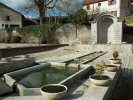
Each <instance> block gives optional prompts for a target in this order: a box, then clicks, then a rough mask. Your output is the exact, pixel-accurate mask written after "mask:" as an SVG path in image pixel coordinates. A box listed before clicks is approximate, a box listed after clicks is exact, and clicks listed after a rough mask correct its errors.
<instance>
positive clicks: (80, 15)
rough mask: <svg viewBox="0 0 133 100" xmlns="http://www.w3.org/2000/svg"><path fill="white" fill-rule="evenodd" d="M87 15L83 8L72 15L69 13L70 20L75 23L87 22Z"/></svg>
mask: <svg viewBox="0 0 133 100" xmlns="http://www.w3.org/2000/svg"><path fill="white" fill-rule="evenodd" d="M87 17H88V15H87V13H86V11H85V10H83V9H81V10H78V11H77V13H75V14H74V15H70V19H71V20H72V22H73V23H76V24H84V23H86V22H88V18H87Z"/></svg>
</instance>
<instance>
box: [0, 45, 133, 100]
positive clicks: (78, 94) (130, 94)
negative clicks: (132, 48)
mask: <svg viewBox="0 0 133 100" xmlns="http://www.w3.org/2000/svg"><path fill="white" fill-rule="evenodd" d="M72 52H73V55H71V54H70V53H72ZM50 54H51V55H50ZM64 54H68V56H67V57H68V58H69V57H71V56H74V55H76V54H77V53H76V52H75V53H74V50H73V49H72V48H71V49H70V47H65V48H64V47H63V48H60V49H57V51H56V50H54V51H48V52H42V53H36V54H31V56H34V57H36V59H37V61H40V62H42V61H43V60H44V59H50V58H52V56H54V57H56V56H58V55H64ZM48 55H49V56H51V57H49V58H48ZM111 56H112V54H111V53H107V54H105V55H103V56H101V57H99V58H98V59H96V60H94V61H92V62H90V63H89V64H92V65H95V63H96V62H99V61H100V60H105V61H106V63H109V59H110V58H111ZM119 58H121V59H122V73H121V77H120V79H119V81H118V84H117V86H116V88H115V91H114V93H113V95H112V98H110V100H127V98H128V99H129V100H133V85H132V84H133V70H132V68H133V54H131V53H120V57H119ZM123 79H126V80H127V81H126V82H123V81H124V80H123ZM79 83H80V85H79ZM76 84H78V87H77V85H76ZM125 84H126V85H125ZM89 86H90V81H89V80H88V79H83V80H82V79H81V80H80V81H78V82H76V83H75V84H74V85H73V88H76V89H75V91H73V92H71V91H69V92H68V95H66V97H65V98H64V99H62V100H88V98H89V97H88V96H87V94H88V93H89V92H87V91H88V89H89V88H88V87H89ZM73 88H72V89H73ZM95 92H96V91H95ZM101 92H102V89H101ZM125 92H126V94H125ZM92 96H95V94H92ZM121 98H125V99H121ZM1 99H2V100H23V99H24V100H30V99H32V100H43V97H42V96H21V97H20V96H8V97H4V98H1ZM96 100H97V99H96Z"/></svg>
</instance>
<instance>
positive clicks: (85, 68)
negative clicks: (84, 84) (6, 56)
mask: <svg viewBox="0 0 133 100" xmlns="http://www.w3.org/2000/svg"><path fill="white" fill-rule="evenodd" d="M51 65H54V64H50V63H44V64H41V65H37V66H33V67H30V68H25V69H21V70H18V71H14V72H10V73H7V74H4V79H5V82H6V83H7V84H8V85H9V86H10V87H14V86H15V87H16V89H17V91H18V93H19V95H21V96H27V95H40V94H41V93H40V88H26V87H25V86H24V85H22V84H19V83H18V82H17V81H16V80H15V79H14V77H17V76H21V75H23V74H27V73H29V72H32V71H37V70H39V69H40V68H45V67H50V66H51ZM58 65H59V66H62V65H65V63H64V64H63V63H62V64H58ZM63 67H64V66H63ZM68 67H77V68H78V66H77V65H75V66H74V65H73V66H71V65H69V66H68ZM80 68H81V70H79V71H78V72H76V73H75V74H73V75H71V76H69V77H67V78H66V79H64V80H63V81H61V82H59V83H58V84H63V85H66V86H68V87H69V86H70V85H72V84H73V83H74V82H76V81H78V80H79V79H81V78H82V77H84V76H85V75H86V74H88V73H89V72H90V70H91V69H92V67H91V66H90V65H81V66H80Z"/></svg>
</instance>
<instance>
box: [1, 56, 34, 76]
mask: <svg viewBox="0 0 133 100" xmlns="http://www.w3.org/2000/svg"><path fill="white" fill-rule="evenodd" d="M33 64H35V58H22V59H19V60H13V61H11V62H3V63H0V74H4V73H8V72H11V71H15V70H19V69H23V68H27V67H29V66H31V65H33Z"/></svg>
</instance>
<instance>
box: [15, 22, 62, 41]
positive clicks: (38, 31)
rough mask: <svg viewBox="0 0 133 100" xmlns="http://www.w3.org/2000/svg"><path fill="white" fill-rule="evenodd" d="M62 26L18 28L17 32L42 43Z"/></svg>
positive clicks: (46, 25) (47, 25)
mask: <svg viewBox="0 0 133 100" xmlns="http://www.w3.org/2000/svg"><path fill="white" fill-rule="evenodd" d="M60 26H61V24H42V25H31V26H26V27H23V28H18V29H17V32H19V33H20V34H21V35H22V36H24V37H26V36H29V35H32V36H35V37H37V38H38V39H39V40H40V41H42V40H43V39H44V38H46V37H47V36H48V34H50V33H53V32H54V31H55V30H56V29H57V28H59V27H60Z"/></svg>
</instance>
